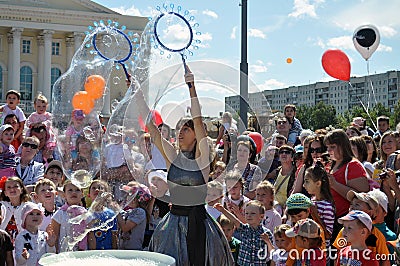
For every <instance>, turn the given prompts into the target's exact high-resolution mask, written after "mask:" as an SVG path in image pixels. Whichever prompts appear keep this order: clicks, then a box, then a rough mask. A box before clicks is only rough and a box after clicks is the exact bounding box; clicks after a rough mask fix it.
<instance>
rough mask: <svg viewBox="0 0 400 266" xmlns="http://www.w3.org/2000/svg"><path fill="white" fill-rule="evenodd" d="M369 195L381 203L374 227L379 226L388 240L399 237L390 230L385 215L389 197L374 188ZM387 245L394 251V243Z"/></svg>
mask: <svg viewBox="0 0 400 266" xmlns="http://www.w3.org/2000/svg"><path fill="white" fill-rule="evenodd" d="M368 195H370V196H371V197H373V198H375V199H376V200H377V201H378V205H379V206H378V207H377V209H376V213H375V220H374V227H375V228H377V229H378V230H379V231H380V232H381V233H382V234H383V236H384V237H385V238H386V241H394V240H396V239H397V236H396V234H395V233H394V232H393V231H392V230H390V229H389V228H388V227H387V225H386V223H385V217H386V215H387V212H388V198H387V196H386V194H385V193H384V192H383V191H380V190H379V189H374V190H372V191H369V192H368ZM387 246H388V249H389V252H390V253H393V252H394V249H393V246H392V245H387ZM392 264H393V263H392Z"/></svg>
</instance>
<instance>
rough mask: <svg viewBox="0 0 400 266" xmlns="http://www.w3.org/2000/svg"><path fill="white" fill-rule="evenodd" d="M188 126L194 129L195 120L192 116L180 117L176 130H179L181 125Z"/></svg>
mask: <svg viewBox="0 0 400 266" xmlns="http://www.w3.org/2000/svg"><path fill="white" fill-rule="evenodd" d="M183 126H187V127H190V128H191V129H192V130H194V122H193V119H192V118H191V117H182V118H181V119H179V121H178V123H176V127H175V128H176V130H179V129H180V128H181V127H183Z"/></svg>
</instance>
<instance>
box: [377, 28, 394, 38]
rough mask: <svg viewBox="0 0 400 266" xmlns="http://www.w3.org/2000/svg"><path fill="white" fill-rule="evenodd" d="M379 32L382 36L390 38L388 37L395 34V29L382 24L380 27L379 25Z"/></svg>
mask: <svg viewBox="0 0 400 266" xmlns="http://www.w3.org/2000/svg"><path fill="white" fill-rule="evenodd" d="M379 33H380V34H381V35H382V36H385V37H388V38H390V37H393V36H395V35H396V34H397V31H396V30H395V29H394V28H393V27H390V26H382V27H379Z"/></svg>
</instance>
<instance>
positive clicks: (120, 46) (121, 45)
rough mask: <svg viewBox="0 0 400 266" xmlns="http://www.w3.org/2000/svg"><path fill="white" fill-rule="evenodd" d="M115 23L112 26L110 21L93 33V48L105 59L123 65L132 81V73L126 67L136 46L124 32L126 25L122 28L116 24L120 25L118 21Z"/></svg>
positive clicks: (126, 74) (127, 76)
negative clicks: (100, 41)
mask: <svg viewBox="0 0 400 266" xmlns="http://www.w3.org/2000/svg"><path fill="white" fill-rule="evenodd" d="M114 25H115V26H111V24H110V22H109V25H107V26H105V25H104V26H103V27H101V28H100V30H99V31H98V32H96V33H95V34H94V35H93V40H92V45H93V49H94V50H95V52H96V54H97V55H98V56H100V57H101V58H103V59H105V60H112V61H113V62H114V63H116V64H119V65H121V66H122V69H123V70H124V73H125V76H126V78H127V79H128V80H129V81H131V75H130V74H129V73H128V70H127V69H126V66H125V62H127V61H128V60H129V59H130V57H131V55H132V54H133V52H134V51H133V50H134V47H133V45H132V41H131V39H130V38H129V37H128V35H126V34H125V32H124V30H125V29H126V27H125V26H122V27H121V29H118V28H116V26H118V23H117V22H114ZM99 32H102V33H103V36H102V37H103V38H102V40H103V43H102V44H98V43H97V42H98V41H99V39H100V38H98V37H101V36H98V33H99ZM104 32H105V34H104Z"/></svg>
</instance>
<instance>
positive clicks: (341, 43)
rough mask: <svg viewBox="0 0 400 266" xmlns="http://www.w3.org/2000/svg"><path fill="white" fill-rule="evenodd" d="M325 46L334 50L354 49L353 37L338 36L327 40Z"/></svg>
mask: <svg viewBox="0 0 400 266" xmlns="http://www.w3.org/2000/svg"><path fill="white" fill-rule="evenodd" d="M326 46H327V47H328V48H336V49H346V50H351V49H354V44H353V36H340V37H334V38H330V39H328V41H327V43H326Z"/></svg>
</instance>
